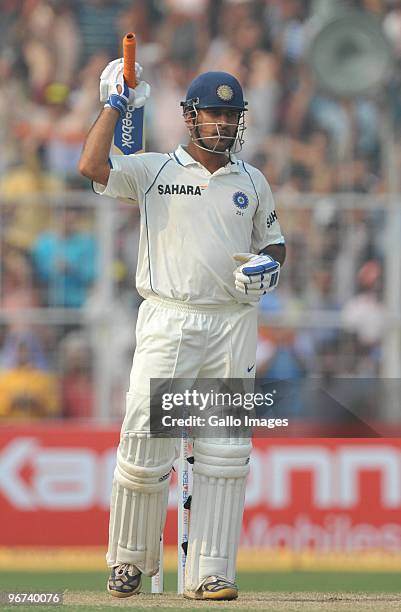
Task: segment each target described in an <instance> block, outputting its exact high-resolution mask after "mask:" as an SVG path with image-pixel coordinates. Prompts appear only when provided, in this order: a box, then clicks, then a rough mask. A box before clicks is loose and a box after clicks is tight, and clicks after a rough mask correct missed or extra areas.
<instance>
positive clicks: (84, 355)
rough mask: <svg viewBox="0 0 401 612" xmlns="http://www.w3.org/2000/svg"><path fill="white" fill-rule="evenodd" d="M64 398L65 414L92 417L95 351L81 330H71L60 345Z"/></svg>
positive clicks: (74, 416) (62, 392)
mask: <svg viewBox="0 0 401 612" xmlns="http://www.w3.org/2000/svg"><path fill="white" fill-rule="evenodd" d="M59 351H60V366H61V368H60V369H61V371H62V372H63V376H62V379H61V398H62V406H63V416H64V417H65V418H68V419H71V418H89V417H92V416H93V415H94V405H95V392H94V387H93V380H92V359H93V357H92V354H91V350H90V346H89V343H88V341H87V340H86V338H85V335H84V334H83V333H82V332H71V333H69V334H68V335H67V336H65V337H64V338H63V340H62V341H61V343H60V347H59Z"/></svg>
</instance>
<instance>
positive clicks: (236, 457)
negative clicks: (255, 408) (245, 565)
mask: <svg viewBox="0 0 401 612" xmlns="http://www.w3.org/2000/svg"><path fill="white" fill-rule="evenodd" d="M251 448H252V445H251V443H250V441H249V440H248V439H242V440H240V439H238V440H235V439H224V440H223V439H220V440H217V439H216V440H199V439H198V440H196V441H195V442H194V460H195V461H194V466H193V492H192V502H191V515H190V522H189V542H188V556H187V563H186V568H185V590H189V591H195V590H196V589H197V588H198V587H199V585H200V583H201V582H202V580H203V579H204V578H206V577H207V576H213V575H214V576H223V577H225V578H227V579H228V580H230V581H232V582H234V580H235V565H236V557H237V550H238V544H239V538H240V533H241V524H242V515H243V511H244V501H245V481H246V477H247V475H248V472H249V456H250V452H251Z"/></svg>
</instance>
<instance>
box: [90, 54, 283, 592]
mask: <svg viewBox="0 0 401 612" xmlns="http://www.w3.org/2000/svg"><path fill="white" fill-rule="evenodd" d="M140 74H141V70H140V67H139V66H138V65H137V75H138V76H140ZM105 89H106V90H107V92H108V97H107V101H106V104H105V106H104V109H103V110H102V111H101V113H100V115H99V117H98V118H97V120H96V122H95V124H94V125H93V127H92V128H91V130H90V131H89V134H88V136H87V139H86V142H85V145H84V148H83V152H82V156H81V160H80V172H81V173H82V174H83V175H84V176H86V177H88V178H90V179H91V180H92V181H93V188H94V190H95V191H96V192H97V193H99V194H102V195H105V196H109V197H112V198H124V199H127V198H129V199H130V200H131V201H132V203H133V204H136V205H138V206H139V209H140V213H141V228H140V241H139V257H138V268H137V273H136V286H137V289H138V291H139V293H140V295H141V296H142V297H143V298H144V301H143V302H142V304H141V306H140V308H139V315H138V321H137V328H136V338H137V342H136V351H135V355H134V359H133V365H132V370H131V375H130V383H129V390H128V393H127V396H126V413H125V418H124V421H123V425H122V429H121V437H120V443H119V446H118V450H117V462H116V469H115V473H114V481H113V489H112V498H111V510H110V527H109V547H108V552H107V556H106V559H107V564H108V566H109V567H110V572H111V573H110V577H109V579H108V584H107V589H108V591H109V593H110V594H111V595H113V596H115V597H129V596H131V595H133V594H135V593H138V592H139V591H140V588H141V576H142V574H143V575H145V576H153V575H155V574H156V573H157V571H158V568H159V541H160V537H161V534H162V532H163V528H164V524H165V518H166V512H167V498H168V488H169V480H170V474H171V470H172V465H173V462H174V461H175V459H176V457H177V455H178V452H177V449H178V441H177V439H174V438H169V439H166V438H155V437H151V436H150V433H149V432H150V429H149V403H150V399H149V395H150V394H149V384H150V379H152V378H166V379H171V378H188V379H192V380H194V379H197V378H220V379H221V378H222V379H225V378H253V377H254V372H255V355H256V338H257V304H258V301H259V299H260V297H261V296H262V295H264V294H266V293H267V292H269V291H272V290H273V289H275V287H276V286H277V283H278V280H279V272H280V266H281V265H282V264H283V262H284V259H285V245H284V239H283V236H282V233H281V229H280V225H279V221H278V219H277V214H276V212H275V208H274V202H273V198H272V194H271V190H270V187H269V185H268V183H267V181H266V179H265V178H264V176H263V175H262V173H261V172H260V171H259V170H257V169H256V168H254V167H253V166H251V165H249V164H248V163H245V162H244V161H241V160H240V159H238V158H237V157H236V156H235V153H236V152H238V151H240V150H241V148H242V144H243V142H244V139H243V136H244V130H245V114H246V110H247V108H246V107H247V103H246V102H245V101H244V97H243V91H242V88H241V85H240V83H239V82H238V81H237V79H236V78H234V77H233V76H232V75H231V74H228V73H225V72H206V73H204V74H200V75H199V76H198V77H197V78H195V79H194V81H193V82H192V83H191V84H190V86H189V89H188V92H187V95H186V98H185V100H184V101H183V102H182V103H181V105H182V107H183V121H184V122H185V125H186V127H187V128H188V135H189V139H188V140H189V142H188V143H187V144H186V145H179V146H178V147H177V149H176V150H175V151H174V152H171V153H142V154H139V155H137V154H134V155H121V156H119V155H117V156H113V155H112V156H111V157H109V151H110V145H111V143H112V139H113V133H114V130H115V127H116V124H117V121H118V119H119V118H120V116H123V117H124V116H125V112H126V109H127V105H128V104H133V105H134V106H143V104H144V102H145V101H146V99H147V97H148V96H149V86H147V85H146V83H145V82H144V81H141V80H139V79H138V84H137V87H136V88H134V89H130V88H129V87H128V86H127V84H126V82H125V81H124V79H123V69H122V62H121V61H119V62H114V63H113V65H109V66H108V68H106V69H105V71H104V72H103V74H102V78H101V91H103V95H102V98H103V99H104V91H105ZM173 110H174V109H172V112H173ZM193 451H194V465H193V492H192V503H191V515H190V524H189V540H188V549H187V562H186V569H185V572H186V574H185V589H184V596H185V597H187V598H190V599H199V600H231V599H236V598H237V597H238V587H237V585H236V583H235V574H236V556H237V550H238V544H239V538H240V532H241V523H242V515H243V509H244V499H245V482H246V478H247V474H248V471H249V458H250V452H251V441H250V439H248V438H238V439H231V438H230V439H225V438H215V439H209V438H208V439H196V440H195V441H194V445H193Z"/></svg>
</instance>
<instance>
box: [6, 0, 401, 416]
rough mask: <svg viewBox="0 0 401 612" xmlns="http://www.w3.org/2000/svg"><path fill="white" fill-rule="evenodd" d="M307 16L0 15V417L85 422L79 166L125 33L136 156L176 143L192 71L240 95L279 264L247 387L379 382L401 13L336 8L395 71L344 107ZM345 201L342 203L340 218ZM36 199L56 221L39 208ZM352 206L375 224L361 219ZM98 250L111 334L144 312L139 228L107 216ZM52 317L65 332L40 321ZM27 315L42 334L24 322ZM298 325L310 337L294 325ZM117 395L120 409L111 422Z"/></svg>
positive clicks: (207, 5) (90, 286)
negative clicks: (142, 121)
mask: <svg viewBox="0 0 401 612" xmlns="http://www.w3.org/2000/svg"><path fill="white" fill-rule="evenodd" d="M318 4H319V3H318V2H313V1H312V0H310V1H308V0H85V1H84V0H2V2H1V8H0V16H1V19H0V94H1V95H0V220H1V225H0V227H1V234H0V249H1V277H0V315H1V320H0V417H1V416H10V415H13V416H21V417H23V418H26V417H27V416H31V417H42V416H54V417H56V416H64V417H78V416H81V417H90V416H92V415H93V414H94V410H95V393H94V382H93V378H94V374H93V369H94V363H95V347H94V342H93V333H91V332H90V331H88V325H87V322H85V317H84V316H83V315H82V316H81V314H82V312H84V311H85V310H88V308H89V309H90V308H92V309H94V310H96V306H93V304H94V303H96V295H97V285H98V283H99V278H100V275H99V257H100V255H99V253H100V251H101V245H100V244H99V236H98V233H97V223H96V214H95V213H94V211H93V210H92V208H85V202H86V196H85V193H84V192H85V190H88V191H89V189H90V185H89V183H88V182H87V181H85V180H83V179H82V178H81V177H80V176H78V173H77V162H78V158H79V155H80V151H81V147H82V143H83V140H84V138H85V135H86V132H87V130H88V128H89V126H90V125H91V124H92V122H93V121H94V120H95V118H96V116H97V115H98V113H99V111H100V108H101V107H100V103H99V95H98V87H99V75H100V73H101V71H102V69H103V68H104V67H105V65H106V64H107V63H108V62H109V61H110V60H112V59H114V58H116V57H118V56H120V55H121V48H120V41H121V40H122V37H123V35H124V34H125V33H126V32H128V31H134V32H135V33H136V36H137V49H138V61H139V62H140V63H141V64H142V66H143V67H144V78H145V79H146V80H147V81H148V82H150V83H151V86H152V96H151V100H150V102H149V105H148V106H147V109H146V135H147V149H148V150H155V151H160V152H165V151H170V150H172V149H173V148H175V146H176V145H177V144H178V143H180V142H181V143H182V142H185V141H186V138H187V135H186V131H185V128H184V124H183V121H182V116H181V111H180V107H179V102H180V100H182V99H183V97H184V96H185V92H186V89H187V87H188V84H189V82H190V81H191V79H192V78H193V77H194V76H195V75H196V74H198V73H199V72H200V71H204V70H210V69H215V70H219V69H220V70H226V71H229V72H231V73H233V74H234V75H236V76H237V77H238V78H239V79H240V81H241V83H242V84H243V86H244V90H245V97H246V99H247V100H248V103H249V112H247V131H246V141H245V147H244V150H243V152H242V153H241V154H240V156H241V157H242V158H244V159H245V160H247V161H249V162H250V163H253V164H254V165H255V166H257V167H258V168H260V169H261V170H262V172H264V174H265V176H266V177H267V179H268V181H269V182H270V184H271V186H272V188H273V190H274V193H275V198H276V205H277V208H278V211H279V216H280V221H281V224H282V227H283V231H284V234H285V236H286V239H287V247H288V261H287V264H286V266H285V268H284V270H283V273H282V283H281V287H280V289H279V290H278V291H277V292H275V293H273V294H272V295H269V296H266V299H264V300H263V301H262V303H261V322H262V324H261V327H260V342H259V349H258V375H259V376H260V377H262V378H264V377H267V378H268V377H278V378H291V377H295V378H297V377H302V376H305V375H307V374H309V373H311V372H312V373H314V374H317V375H323V376H365V377H366V376H367V377H369V376H377V375H378V374H380V363H381V339H382V337H383V333H384V327H383V320H384V318H385V305H384V302H383V287H384V273H383V269H384V244H383V239H382V236H383V232H384V231H385V222H386V219H385V213H384V209H383V198H384V194H386V193H387V192H388V191H389V190H390V184H389V180H390V175H389V172H388V163H387V161H388V160H387V154H386V151H385V149H384V148H383V131H382V126H383V113H384V112H387V114H388V116H389V118H390V121H391V126H392V127H391V131H392V134H393V136H394V143H393V150H392V155H393V160H395V166H396V168H397V164H399V160H400V159H401V157H400V143H401V139H400V125H401V96H400V74H401V72H400V70H399V67H400V66H399V65H400V63H401V0H350V1H349V2H347V3H346V4H347V5H348V6H350V7H353V8H357V9H360V10H363V11H366V12H368V13H370V14H372V15H373V16H375V17H376V18H377V19H378V20H379V21H380V22H381V23H382V26H383V30H384V32H385V34H386V36H387V37H388V40H389V43H390V46H391V49H392V53H393V56H394V65H395V69H394V74H393V78H391V79H390V81H389V82H388V84H387V85H386V86H385V88H382V89H381V91H380V92H379V93H377V92H376V93H374V94H370V95H366V96H361V97H359V98H357V99H354V100H352V101H350V100H347V99H342V98H339V97H334V96H330V95H328V94H327V93H324V92H322V91H321V90H320V89H319V87H318V85H317V83H316V82H315V80H314V76H313V74H312V72H311V70H310V68H309V66H308V45H309V42H310V40H311V36H312V32H313V31H314V27H313V20H314V12H315V10H316V8H317V6H318ZM397 68H398V70H397ZM384 90H385V91H384ZM397 173H398V170H397V171H396V174H397ZM391 187H392V186H391ZM66 191H67V192H68V193H72V194H73V200H72V204H71V199H70V200H69V204H68V206H67V207H65V206H64V205H60V198H62V194H64V193H65V192H66ZM349 193H353V194H356V195H355V198H356V199H355V202H354V205H351V206H350V205H349V202H348V200H347V198H346V194H349ZM74 194H76V195H74ZM307 194H313V197H312V196H309V195H307ZM359 196H360V198H361V199H358V197H359ZM44 198H46V201H50V202H54V206H51V205H46V206H44V205H43V201H44ZM338 198H340V199H338ZM341 198H343V199H341ZM344 198H345V199H344ZM365 201H367V202H370V204H371V203H372V202H374V203H376V204H377V206H376V207H374V206H373V207H372V206H370V205H369V206H368V207H367V208H366V210H365V209H364V202H365ZM344 202H345V204H344ZM347 202H348V204H347ZM339 203H340V205H339ZM341 203H343V204H344V205H341ZM112 233H113V248H114V251H113V258H114V262H113V266H112V270H111V273H112V278H113V283H114V289H115V291H114V296H115V300H116V304H115V312H116V313H117V312H118V313H120V315H121V316H120V321H121V322H122V323H121V327H122V328H123V326H124V325H126V322H132V321H135V317H136V310H137V307H138V305H139V303H140V300H139V296H138V295H137V294H136V292H135V288H134V281H133V276H134V275H133V271H134V270H135V265H136V257H137V253H136V250H137V244H138V213H137V211H136V210H132V209H131V210H130V209H127V208H126V207H124V206H122V205H118V204H116V211H115V216H114V222H113V228H112ZM113 308H114V305H113ZM60 309H63V312H64V313H65V312H67V313H68V312H69V313H72V314H70V315H69V316H67V315H66V314H64V315H63V316H64V321H60V320H59V319H57V317H56V315H55V317H56V318H54V319H52V318H51V313H52V312H56V311H57V310H60ZM39 310H41V311H42V312H44V313H46V312H48V313H50V314H49V318H46V317H47V315H46V314H44V315H43V319H42V320H39V321H38V320H37V318H38V315H37V313H38V312H39ZM19 311H20V312H21V313H22V314H18V313H19ZM30 313H36V315H35V316H36V319H35V317H33V319H35V320H34V322H32V321H33V319H32V320H31V319H30ZM310 313H319V316H320V319H319V316H318V315H316V317H314V316H310ZM60 316H61V315H60ZM308 317H309V321H312V319H313V321H312V323H313V324H310V325H309V327H308V325H307V324H306V323H305V324H304V325H302V321H305V320H306V319H308ZM39 319H40V317H39ZM339 321H340V324H339V323H338V322H339ZM269 322H270V325H269ZM119 336H121V338H122V340H121V342H120V345H121V347H120V348H121V350H122V351H123V353H124V356H125V357H124V359H125V362H126V363H125V362H124V364H125V365H122V366H121V367H120V376H118V374H116V377H117V378H119V382H118V385H120V386H122V387H123V386H124V384H126V382H127V381H126V380H124V375H125V371H126V369H129V360H130V359H131V358H132V349H133V346H132V345H133V334H131V335H130V337H129V343H127V342H126V338H127V334H124V333H123V332H122V333H120V334H119V335H118V334H117V335H116V337H119ZM126 344H127V346H126ZM128 345H129V346H130V349H129V348H128ZM123 361H124V360H123ZM127 364H128V365H127ZM115 369H116V368H115ZM123 374H124V375H123ZM122 394H123V392H122V391H121V390H119V391H117V392H116V398H117V399H116V404H119V402H120V400H121V397H122ZM120 403H121V404H122V402H120ZM119 409H121V406H120V408H119ZM119 409H118V408H115V409H113V410H114V414H117V413H118V410H119Z"/></svg>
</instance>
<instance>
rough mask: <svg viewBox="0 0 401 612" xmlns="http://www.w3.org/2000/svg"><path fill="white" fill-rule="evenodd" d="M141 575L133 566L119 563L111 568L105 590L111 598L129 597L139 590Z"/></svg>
mask: <svg viewBox="0 0 401 612" xmlns="http://www.w3.org/2000/svg"><path fill="white" fill-rule="evenodd" d="M141 577H142V574H141V572H140V571H139V569H138V568H137V567H136V566H135V565H130V564H129V563H121V564H120V565H114V567H112V568H111V574H110V576H109V579H108V581H107V590H108V592H109V593H110V595H113V597H131V595H135V593H139V591H140V589H141Z"/></svg>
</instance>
